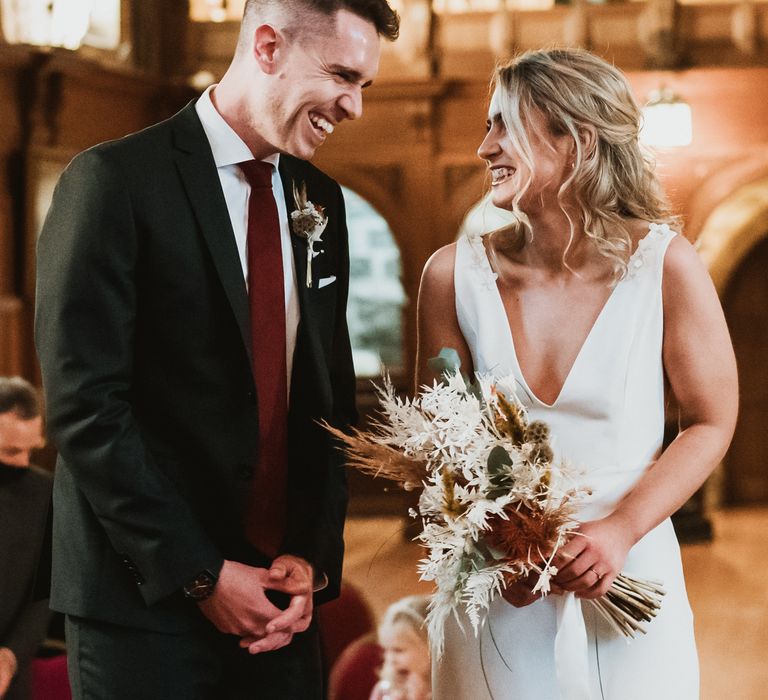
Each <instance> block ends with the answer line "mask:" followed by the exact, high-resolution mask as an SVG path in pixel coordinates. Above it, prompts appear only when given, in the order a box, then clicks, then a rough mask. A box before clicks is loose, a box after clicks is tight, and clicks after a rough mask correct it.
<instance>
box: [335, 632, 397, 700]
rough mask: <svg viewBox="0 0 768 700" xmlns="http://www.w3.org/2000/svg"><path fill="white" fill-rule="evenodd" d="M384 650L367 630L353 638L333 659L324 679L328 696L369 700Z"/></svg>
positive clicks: (339, 699) (342, 699)
mask: <svg viewBox="0 0 768 700" xmlns="http://www.w3.org/2000/svg"><path fill="white" fill-rule="evenodd" d="M383 663H384V653H383V651H382V649H381V647H380V646H379V644H378V642H377V641H376V636H375V635H374V634H373V633H369V634H366V635H364V636H363V637H360V638H359V639H356V640H355V641H354V642H352V644H350V645H349V646H348V647H347V648H346V649H345V650H344V651H343V652H342V653H341V655H340V656H339V658H338V659H337V660H336V663H335V664H334V665H333V668H332V669H331V675H330V678H329V680H328V700H369V698H370V696H371V691H372V690H373V687H374V686H375V685H376V681H377V680H378V676H377V671H378V669H379V668H381V665H382V664H383Z"/></svg>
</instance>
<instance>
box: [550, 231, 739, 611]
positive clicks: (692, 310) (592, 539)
mask: <svg viewBox="0 0 768 700" xmlns="http://www.w3.org/2000/svg"><path fill="white" fill-rule="evenodd" d="M663 299H664V345H663V359H664V368H665V371H666V375H667V378H668V380H669V383H670V387H671V389H672V391H673V393H674V395H675V398H676V400H677V403H678V405H679V407H680V433H679V434H678V436H677V438H676V439H675V440H674V442H672V444H671V445H670V446H669V447H668V448H667V449H666V450H665V451H664V453H663V454H662V455H661V456H660V457H659V459H658V460H657V461H656V463H655V464H654V465H653V466H652V467H651V468H650V469H648V471H647V472H646V474H645V475H644V476H643V478H642V479H641V480H640V482H639V483H638V484H637V486H636V487H635V488H634V489H633V490H632V491H631V492H630V493H629V494H628V495H627V496H626V497H625V498H624V499H623V500H622V501H621V503H620V504H619V505H618V507H617V508H616V510H615V511H614V512H613V513H612V514H611V515H609V516H608V517H606V518H604V519H603V520H599V521H594V522H591V523H584V524H583V525H582V527H581V530H582V532H583V533H584V534H586V535H588V537H576V538H574V539H573V540H572V542H571V543H569V545H568V546H567V547H566V548H565V549H564V550H563V555H564V556H563V559H562V560H561V561H562V564H563V569H564V571H563V572H562V573H561V575H560V576H558V582H559V583H560V584H561V585H562V586H563V587H564V588H566V589H568V590H576V591H579V592H580V594H582V595H584V597H589V598H592V597H597V596H599V595H602V593H604V592H605V590H607V588H608V586H609V585H610V582H611V581H612V580H613V578H614V577H615V575H616V573H618V571H619V570H620V568H621V567H622V566H623V564H624V559H625V557H626V554H627V552H628V551H629V548H630V547H631V546H632V545H634V544H635V543H636V542H637V541H638V540H639V539H640V538H641V537H643V535H645V534H646V533H647V532H649V531H650V530H652V529H653V528H654V527H656V525H658V524H659V523H660V522H662V521H663V520H664V519H665V518H667V517H668V516H669V515H671V514H672V513H674V512H675V511H676V510H677V509H678V508H680V506H682V505H683V503H685V501H686V500H687V499H688V498H689V497H690V496H691V495H692V494H693V493H694V492H695V491H696V490H697V489H698V488H699V487H700V486H701V485H702V484H703V483H704V481H705V480H706V478H707V476H709V474H710V473H711V472H712V470H713V469H714V468H715V467H716V466H717V464H718V463H719V462H720V460H721V459H722V458H723V455H724V454H725V452H726V450H727V449H728V445H729V444H730V441H731V437H732V436H733V431H734V427H735V424H736V414H737V409H738V385H737V376H736V361H735V358H734V354H733V347H732V345H731V340H730V337H729V334H728V328H727V326H726V323H725V317H724V315H723V311H722V308H721V306H720V302H719V300H718V298H717V294H716V292H715V288H714V286H713V284H712V281H711V280H710V278H709V275H708V273H707V271H706V269H705V268H704V265H703V264H702V263H701V261H700V260H699V257H698V255H697V254H696V252H695V251H694V249H693V246H691V244H690V243H688V241H686V240H685V239H684V238H682V237H681V236H678V237H676V238H675V239H673V241H672V242H671V243H670V246H669V249H668V250H667V255H666V258H665V261H664V281H663ZM569 558H570V563H567V561H568V559H569ZM590 570H592V571H593V572H596V573H597V574H600V575H602V579H601V580H600V582H599V584H595V574H594V573H591V571H590ZM568 579H570V580H568Z"/></svg>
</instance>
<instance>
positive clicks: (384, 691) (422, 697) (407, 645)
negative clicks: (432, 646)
mask: <svg viewBox="0 0 768 700" xmlns="http://www.w3.org/2000/svg"><path fill="white" fill-rule="evenodd" d="M428 604H429V597H428V596H420V595H413V596H408V597H407V598H402V599H401V600H398V601H397V602H396V603H392V605H390V606H389V608H387V612H386V613H385V614H384V619H383V620H382V622H381V624H380V625H379V644H380V645H381V647H382V649H383V650H384V665H383V666H382V667H381V671H380V672H379V678H380V680H379V682H378V683H377V684H376V687H375V688H374V689H373V692H372V693H371V699H370V700H430V698H431V697H432V692H431V678H430V673H431V670H430V658H429V640H428V638H427V628H426V625H425V620H426V617H427V605H428Z"/></svg>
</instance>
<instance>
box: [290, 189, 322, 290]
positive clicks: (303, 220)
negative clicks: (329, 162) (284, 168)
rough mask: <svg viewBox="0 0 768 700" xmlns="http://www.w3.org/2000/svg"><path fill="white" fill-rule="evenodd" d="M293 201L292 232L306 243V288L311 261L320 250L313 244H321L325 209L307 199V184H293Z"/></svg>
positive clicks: (310, 275)
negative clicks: (294, 205)
mask: <svg viewBox="0 0 768 700" xmlns="http://www.w3.org/2000/svg"><path fill="white" fill-rule="evenodd" d="M293 201H294V202H296V209H294V210H293V211H292V212H291V226H292V227H293V232H294V233H295V234H296V235H297V236H299V237H300V238H303V239H304V240H306V242H307V287H311V286H312V259H313V258H314V257H315V256H317V255H320V253H322V252H323V251H322V250H315V243H321V242H322V238H321V236H322V235H323V231H325V227H326V226H327V224H328V217H327V216H326V215H325V207H321V206H320V205H319V204H313V203H312V202H310V201H309V200H308V199H307V184H306V183H305V182H302V183H301V185H299V186H298V187H297V186H296V183H295V182H294V183H293Z"/></svg>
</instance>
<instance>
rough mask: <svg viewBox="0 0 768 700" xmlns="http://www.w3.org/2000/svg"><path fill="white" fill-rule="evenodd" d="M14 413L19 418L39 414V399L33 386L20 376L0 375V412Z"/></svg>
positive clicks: (29, 417) (27, 417)
mask: <svg viewBox="0 0 768 700" xmlns="http://www.w3.org/2000/svg"><path fill="white" fill-rule="evenodd" d="M2 413H14V414H16V415H17V416H18V417H19V418H20V419H21V420H32V419H33V418H37V417H38V416H39V415H40V399H39V397H38V395H37V391H36V390H35V387H33V386H32V385H31V384H30V383H29V382H28V381H27V380H26V379H22V378H21V377H0V414H2Z"/></svg>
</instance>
